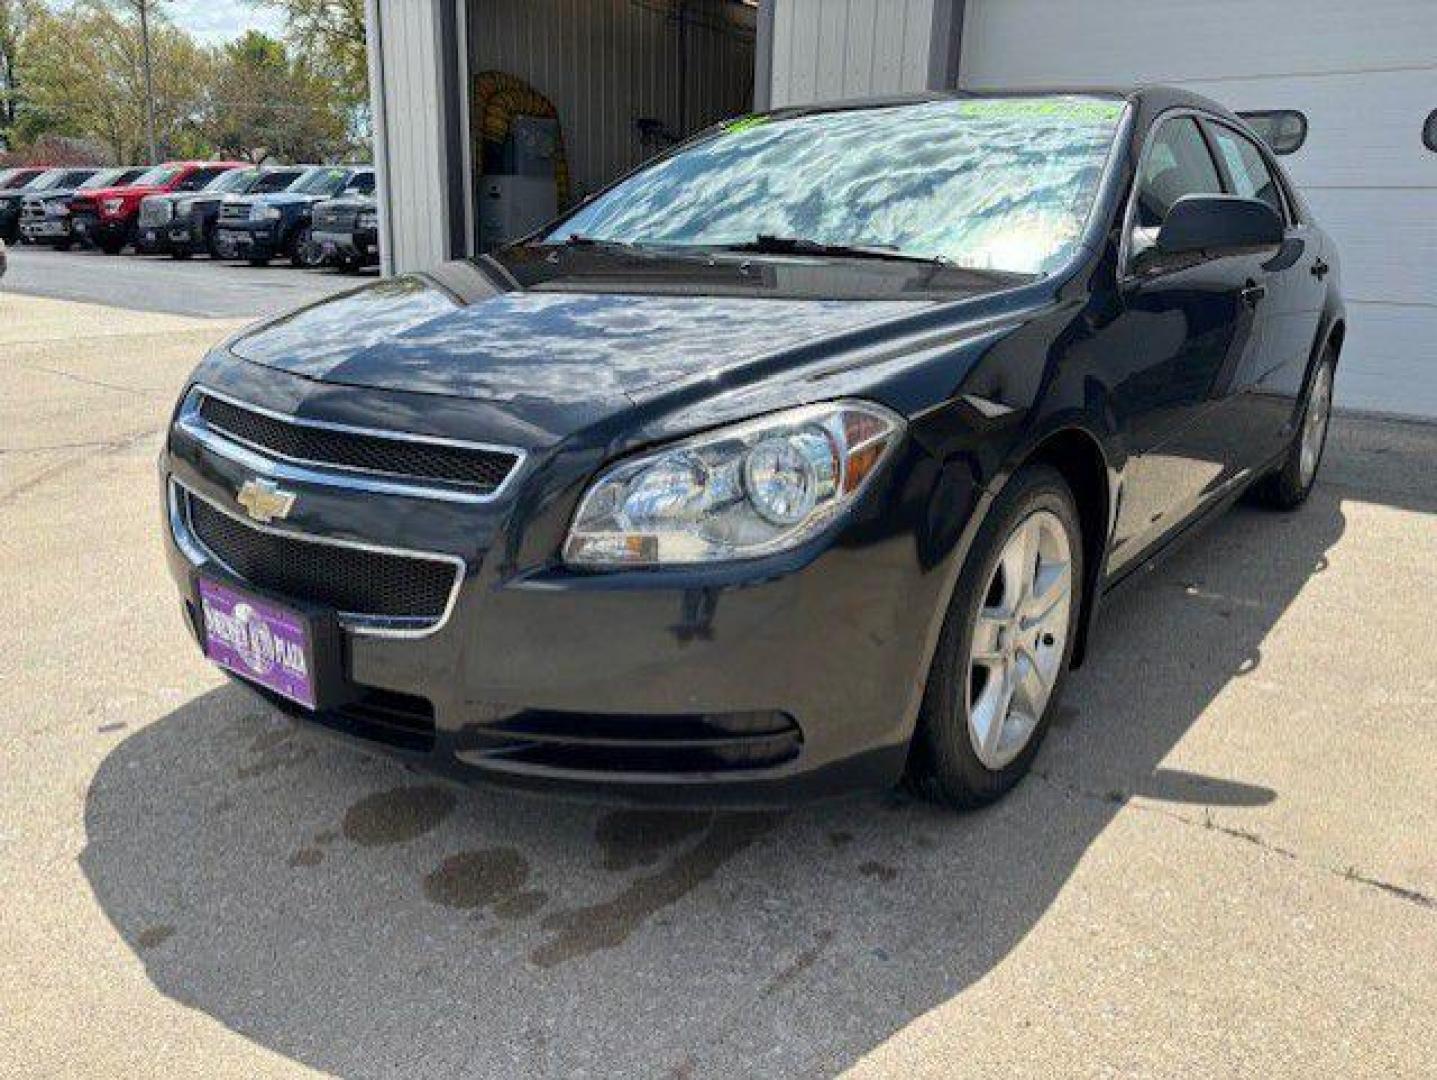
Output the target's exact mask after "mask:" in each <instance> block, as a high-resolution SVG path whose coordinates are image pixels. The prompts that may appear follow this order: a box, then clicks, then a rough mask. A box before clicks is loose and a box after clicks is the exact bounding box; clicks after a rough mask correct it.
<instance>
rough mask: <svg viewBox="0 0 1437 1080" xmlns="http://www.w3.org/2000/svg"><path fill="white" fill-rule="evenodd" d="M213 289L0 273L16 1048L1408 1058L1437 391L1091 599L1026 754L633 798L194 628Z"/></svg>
mask: <svg viewBox="0 0 1437 1080" xmlns="http://www.w3.org/2000/svg"><path fill="white" fill-rule="evenodd" d="M232 325H237V324H230V323H225V322H214V321H196V320H190V319H183V318H177V317H171V316H163V315H146V314H139V313H135V312H123V311H115V310H112V309H100V308H90V307H85V306H81V305H74V304H66V303H60V302H57V301H51V300H41V299H35V298H31V297H18V296H15V295H7V294H0V520H3V522H4V525H5V527H4V529H3V530H0V657H3V662H0V718H3V723H4V738H3V739H0V1062H6V1063H8V1065H7V1069H9V1070H13V1071H15V1072H18V1073H19V1074H21V1075H46V1076H53V1075H87V1076H94V1075H126V1076H133V1075H188V1074H201V1075H207V1076H243V1077H252V1076H259V1075H291V1074H297V1073H301V1072H305V1071H307V1070H317V1071H322V1072H327V1073H334V1074H339V1075H343V1076H355V1077H381V1076H392V1075H410V1076H430V1075H435V1076H459V1075H465V1076H506V1077H508V1076H527V1075H545V1074H548V1075H596V1076H609V1075H624V1076H668V1077H685V1076H742V1077H751V1076H809V1075H826V1074H831V1073H834V1072H838V1071H842V1070H845V1069H853V1070H854V1071H855V1072H856V1073H858V1074H861V1075H880V1074H883V1075H904V1076H908V1075H932V1076H995V1075H1029V1076H1067V1075H1075V1076H1086V1075H1093V1076H1097V1075H1124V1076H1129V1075H1179V1074H1182V1075H1204V1076H1214V1075H1222V1076H1226V1075H1245V1076H1246V1075H1291V1076H1302V1077H1308V1076H1314V1075H1331V1076H1342V1077H1352V1076H1360V1075H1372V1076H1378V1075H1381V1076H1392V1075H1407V1076H1419V1075H1430V1074H1431V1072H1430V1070H1431V1068H1432V1062H1433V1061H1434V1060H1437V1029H1434V1026H1433V1024H1432V1016H1433V1015H1434V1013H1437V962H1434V960H1437V899H1434V897H1437V638H1434V635H1433V633H1432V629H1431V613H1432V611H1433V610H1434V608H1437V586H1434V583H1433V582H1434V578H1433V574H1432V568H1433V567H1434V566H1437V467H1434V466H1437V428H1432V427H1423V426H1418V425H1402V424H1394V423H1385V422H1376V421H1370V420H1367V421H1354V420H1351V419H1343V420H1340V421H1339V422H1338V423H1337V424H1336V425H1335V428H1334V433H1333V445H1332V447H1331V450H1330V458H1329V467H1328V471H1327V473H1326V475H1325V478H1324V480H1323V482H1322V483H1321V484H1320V486H1319V488H1318V489H1317V491H1316V493H1315V494H1314V497H1313V499H1312V501H1311V503H1310V505H1309V506H1308V507H1307V508H1305V509H1304V510H1303V511H1301V512H1300V513H1298V514H1294V515H1288V516H1283V515H1274V514H1270V513H1267V512H1263V511H1259V510H1255V509H1249V508H1245V507H1240V508H1238V509H1237V510H1235V511H1234V512H1232V513H1231V514H1230V515H1228V516H1227V517H1226V518H1224V519H1223V520H1222V521H1221V522H1219V523H1218V524H1217V525H1216V526H1215V527H1214V528H1213V529H1212V530H1211V531H1210V532H1209V533H1208V534H1206V535H1205V536H1204V537H1203V538H1202V539H1201V540H1200V541H1199V542H1196V543H1194V544H1192V545H1190V546H1189V547H1188V548H1187V549H1186V550H1185V551H1184V552H1183V553H1182V554H1180V555H1179V556H1178V557H1176V558H1175V559H1174V560H1172V561H1170V562H1168V563H1167V564H1166V565H1165V566H1163V567H1162V568H1160V569H1159V570H1157V571H1156V572H1154V573H1152V574H1150V575H1148V576H1147V578H1146V579H1145V580H1144V581H1142V582H1141V583H1140V584H1139V585H1137V586H1135V587H1134V588H1132V589H1130V590H1128V591H1127V592H1126V593H1125V594H1124V595H1122V596H1121V598H1120V599H1118V600H1117V601H1115V602H1114V603H1113V605H1112V606H1111V607H1110V608H1109V609H1108V611H1107V618H1106V622H1105V624H1104V627H1103V632H1102V635H1101V637H1100V638H1099V640H1098V642H1097V643H1096V648H1095V651H1094V654H1093V655H1092V657H1091V660H1090V662H1089V664H1088V666H1087V667H1085V668H1084V669H1083V670H1082V671H1080V672H1079V673H1078V674H1077V675H1076V676H1075V678H1074V679H1073V681H1072V683H1071V684H1070V690H1069V695H1068V697H1067V699H1066V704H1065V707H1064V711H1063V713H1062V716H1061V719H1060V722H1059V724H1058V726H1057V727H1056V728H1055V730H1054V731H1053V733H1052V736H1051V737H1050V739H1049V740H1048V742H1047V743H1046V745H1045V746H1044V749H1043V751H1042V754H1041V756H1040V758H1039V761H1038V764H1037V770H1036V774H1035V775H1034V776H1033V778H1031V779H1030V780H1029V781H1028V782H1026V783H1024V784H1023V785H1022V786H1021V788H1020V789H1019V790H1018V791H1017V792H1016V793H1015V794H1014V795H1013V796H1012V797H1011V798H1009V799H1008V800H1006V801H1005V802H1003V803H1002V804H1001V805H999V806H997V807H995V808H993V809H991V810H989V811H986V812H983V813H978V814H971V815H967V816H955V815H951V814H947V813H943V812H940V811H937V810H935V809H932V808H929V807H927V806H924V805H921V804H916V803H913V802H910V801H908V800H906V799H904V798H901V797H898V796H871V797H864V798H860V799H855V800H850V801H847V802H842V803H836V804H832V805H827V806H823V807H818V808H810V809H805V810H799V811H793V812H790V813H786V814H770V815H743V816H739V815H706V814H678V813H654V812H632V811H615V810H612V809H605V808H599V807H592V806H585V805H577V804H569V803H555V802H549V801H544V800H536V799H530V798H520V797H516V796H513V795H507V794H494V793H491V792H487V791H469V790H463V789H457V788H451V787H447V786H444V785H441V784H437V783H435V782H433V781H431V780H429V779H427V778H425V777H423V776H421V775H418V774H415V773H412V772H409V771H406V770H405V769H403V768H401V767H399V766H397V765H395V764H392V763H390V762H387V761H383V760H378V759H372V758H369V757H367V756H366V755H364V754H362V753H360V752H359V751H357V750H356V749H354V748H353V747H352V746H350V745H347V744H340V743H336V742H334V741H332V740H330V739H327V738H323V737H320V736H318V735H316V734H314V733H313V732H311V731H309V730H305V729H299V728H296V727H295V726H293V725H292V724H290V723H288V722H287V721H284V720H283V719H281V718H279V717H277V716H276V715H274V714H272V713H270V712H269V711H267V710H266V709H264V708H262V707H260V706H259V705H257V704H256V702H255V701H254V700H253V699H252V698H250V697H249V696H248V695H246V694H244V693H243V692H241V691H239V690H237V689H235V688H233V687H230V686H227V685H226V684H225V683H224V682H223V680H222V679H221V678H220V677H219V676H218V675H216V674H215V672H214V671H212V670H211V669H210V668H208V667H207V666H206V665H205V664H204V663H203V662H202V661H201V660H200V659H199V657H198V656H197V655H196V653H195V650H194V648H193V647H192V646H191V643H190V642H189V640H188V639H187V637H186V635H185V633H184V631H183V629H182V626H181V621H180V615H179V607H178V602H177V600H176V598H175V596H174V594H173V592H172V590H171V587H170V584H169V581H168V580H167V578H166V576H165V574H164V570H163V567H162V564H161V556H160V545H159V541H158V533H157V530H158V528H159V514H158V509H157V496H156V485H155V480H154V467H153V466H154V455H155V452H156V449H157V447H158V444H159V440H160V437H161V432H162V430H163V425H164V424H165V421H166V416H167V412H168V410H169V408H170V406H171V404H172V401H173V397H174V394H175V391H176V388H177V387H178V386H179V384H180V382H181V380H182V379H183V377H184V375H185V373H186V372H187V370H188V368H189V366H190V365H191V363H192V362H193V360H194V359H195V358H196V357H197V356H198V355H199V353H200V352H201V351H202V350H203V349H204V348H205V347H206V346H207V345H208V344H209V343H212V342H214V341H215V340H217V339H219V338H220V337H222V336H223V335H224V334H225V333H227V332H228V331H229V329H230V328H231V326H232Z"/></svg>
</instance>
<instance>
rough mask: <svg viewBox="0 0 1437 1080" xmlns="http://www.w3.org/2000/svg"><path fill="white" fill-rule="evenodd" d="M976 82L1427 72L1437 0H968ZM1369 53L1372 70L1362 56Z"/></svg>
mask: <svg viewBox="0 0 1437 1080" xmlns="http://www.w3.org/2000/svg"><path fill="white" fill-rule="evenodd" d="M966 6H967V16H966V19H965V22H964V30H963V46H962V50H963V55H962V66H961V71H962V73H963V77H962V82H963V85H964V86H969V87H973V88H980V87H997V86H1041V85H1044V84H1052V83H1088V84H1103V83H1114V82H1118V83H1130V82H1162V83H1171V82H1185V81H1188V80H1198V79H1212V78H1214V77H1242V76H1255V75H1263V74H1270V73H1281V74H1289V75H1290V74H1305V73H1313V72H1331V71H1351V70H1354V69H1355V68H1359V67H1382V68H1394V67H1404V66H1406V67H1425V66H1430V65H1431V64H1432V58H1433V57H1434V56H1437V17H1434V15H1433V3H1432V0H1366V2H1363V3H1356V2H1354V0H1305V2H1304V3H1302V4H1293V3H1282V2H1276V3H1274V2H1262V0H1203V2H1202V3H1194V2H1193V0H1082V2H1081V3H1073V2H1070V0H968V3H967V5H966ZM1356 57H1360V58H1361V59H1362V62H1361V63H1355V62H1354V58H1356Z"/></svg>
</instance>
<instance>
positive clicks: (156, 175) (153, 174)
mask: <svg viewBox="0 0 1437 1080" xmlns="http://www.w3.org/2000/svg"><path fill="white" fill-rule="evenodd" d="M179 175H180V167H179V166H178V165H156V166H155V167H154V168H153V169H151V170H150V171H149V172H147V173H142V174H141V175H140V176H139V178H138V179H137V180H136V181H135V183H134V186H135V187H164V186H165V185H166V184H168V183H169V182H170V181H171V180H173V179H174V178H175V177H177V176H179Z"/></svg>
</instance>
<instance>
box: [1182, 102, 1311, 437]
mask: <svg viewBox="0 0 1437 1080" xmlns="http://www.w3.org/2000/svg"><path fill="white" fill-rule="evenodd" d="M1207 129H1208V133H1209V135H1210V136H1211V138H1212V143H1213V147H1214V149H1215V150H1216V151H1217V158H1218V164H1219V165H1221V166H1222V169H1223V174H1224V177H1225V179H1226V181H1227V185H1228V188H1229V190H1230V191H1232V193H1233V194H1235V195H1241V196H1243V197H1244V198H1249V199H1261V200H1262V201H1263V202H1265V203H1267V204H1268V205H1269V206H1271V207H1272V209H1273V211H1274V212H1276V213H1277V215H1278V216H1279V217H1281V218H1282V219H1283V224H1284V232H1285V237H1284V242H1283V246H1282V250H1281V251H1279V252H1277V253H1276V255H1274V256H1273V257H1271V258H1269V259H1266V260H1263V261H1262V262H1261V264H1260V265H1259V266H1258V267H1257V268H1256V269H1257V271H1258V274H1259V275H1260V277H1259V280H1260V282H1261V285H1262V287H1263V288H1265V289H1266V295H1265V296H1264V297H1263V300H1262V305H1261V307H1260V309H1259V310H1260V315H1261V321H1262V347H1261V350H1260V352H1258V353H1256V354H1255V355H1254V356H1253V357H1251V359H1250V361H1249V366H1248V367H1247V368H1246V369H1245V370H1243V371H1242V372H1240V373H1239V383H1240V387H1241V390H1242V397H1241V398H1239V399H1238V400H1237V401H1235V402H1234V404H1235V406H1236V409H1237V412H1236V414H1235V422H1238V423H1241V424H1243V425H1244V426H1245V427H1247V429H1248V430H1249V431H1250V432H1251V434H1252V438H1253V446H1252V451H1251V453H1252V457H1253V458H1254V460H1255V461H1256V462H1257V463H1259V464H1260V463H1262V462H1264V461H1266V460H1267V459H1268V458H1271V457H1274V456H1276V455H1277V454H1279V453H1281V451H1282V449H1283V445H1284V443H1285V442H1286V440H1287V437H1288V436H1289V434H1290V427H1291V424H1292V422H1293V420H1294V418H1295V415H1296V405H1297V399H1298V397H1299V395H1300V394H1301V391H1302V387H1303V381H1304V378H1305V375H1306V372H1307V362H1308V359H1309V358H1310V357H1311V355H1312V347H1313V343H1314V341H1315V339H1316V336H1317V324H1318V321H1319V319H1320V318H1321V317H1322V304H1323V300H1324V298H1325V296H1326V289H1327V286H1326V284H1325V282H1324V278H1325V276H1326V273H1327V270H1326V265H1327V264H1326V263H1324V262H1323V260H1322V251H1321V244H1322V241H1321V237H1320V235H1319V234H1318V232H1317V230H1316V229H1314V228H1313V226H1312V225H1311V223H1310V222H1308V221H1307V220H1306V219H1305V218H1304V217H1303V215H1302V213H1301V211H1300V209H1299V208H1298V207H1297V206H1296V205H1295V203H1294V202H1293V200H1292V199H1291V198H1290V196H1289V193H1288V192H1286V191H1285V190H1284V188H1283V185H1282V182H1281V181H1280V180H1279V179H1278V176H1277V170H1276V168H1275V166H1274V165H1273V164H1272V163H1271V161H1270V160H1269V159H1268V155H1267V154H1266V152H1264V151H1263V150H1261V149H1260V148H1259V147H1258V145H1257V143H1256V142H1254V141H1253V140H1252V139H1250V138H1248V136H1247V135H1246V134H1244V133H1243V132H1240V131H1238V130H1237V129H1236V128H1234V127H1231V126H1229V125H1228V124H1225V123H1223V122H1221V121H1217V120H1212V121H1208V122H1207Z"/></svg>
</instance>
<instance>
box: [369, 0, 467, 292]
mask: <svg viewBox="0 0 1437 1080" xmlns="http://www.w3.org/2000/svg"><path fill="white" fill-rule="evenodd" d="M445 2H451V0H403V2H402V3H388V2H377V3H374V4H373V5H372V7H371V9H370V18H371V24H373V23H374V22H375V20H376V19H377V27H375V26H373V25H372V27H371V33H373V32H374V31H375V29H377V32H378V35H379V42H380V46H379V47H380V49H381V50H382V53H383V57H382V69H381V71H380V72H379V73H377V75H376V77H377V78H378V80H379V85H378V86H377V87H376V90H377V93H376V95H375V98H376V111H378V110H379V109H381V108H382V109H383V114H384V115H383V121H382V127H383V134H384V145H383V146H381V147H379V148H377V149H378V152H379V153H380V154H382V155H383V156H384V168H383V170H382V178H383V180H384V182H385V183H386V184H387V189H388V190H387V197H386V202H387V204H388V207H389V215H390V217H389V224H390V228H389V242H390V251H389V253H388V254H389V257H390V258H391V259H392V265H393V268H394V269H396V270H398V271H400V272H403V271H405V270H415V269H423V268H426V267H429V266H432V265H434V264H435V263H437V262H439V261H441V260H442V259H444V258H445V257H446V254H447V252H446V245H445V237H446V232H447V223H448V204H447V201H446V199H445V185H444V176H443V161H444V154H443V148H442V145H441V136H440V131H441V115H442V111H441V103H440V68H439V63H440V57H439V56H438V55H437V51H438V11H439V5H440V4H441V3H445Z"/></svg>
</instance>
